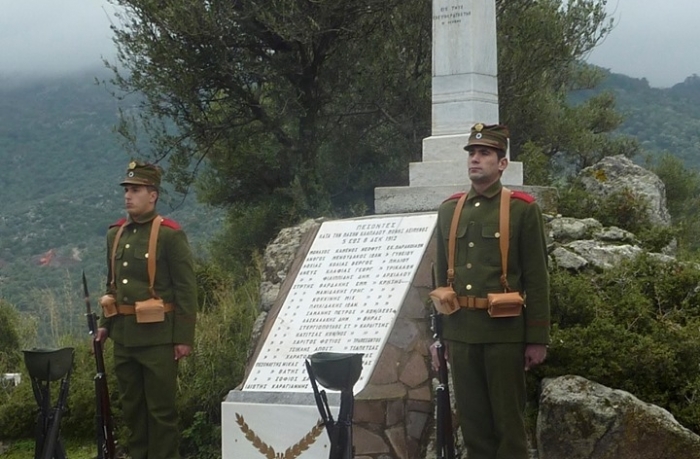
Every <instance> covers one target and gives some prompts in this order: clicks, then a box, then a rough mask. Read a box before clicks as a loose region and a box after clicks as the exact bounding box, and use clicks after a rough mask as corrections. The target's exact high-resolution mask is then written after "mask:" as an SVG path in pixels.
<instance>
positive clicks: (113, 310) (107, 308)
mask: <svg viewBox="0 0 700 459" xmlns="http://www.w3.org/2000/svg"><path fill="white" fill-rule="evenodd" d="M100 306H101V307H102V316H103V317H113V316H116V315H117V314H118V313H119V312H118V311H117V301H116V300H115V299H114V295H103V296H102V297H101V298H100Z"/></svg>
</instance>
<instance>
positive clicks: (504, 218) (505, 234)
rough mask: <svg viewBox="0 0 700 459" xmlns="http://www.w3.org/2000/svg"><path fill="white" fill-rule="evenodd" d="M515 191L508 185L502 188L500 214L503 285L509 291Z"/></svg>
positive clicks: (499, 227) (499, 228)
mask: <svg viewBox="0 0 700 459" xmlns="http://www.w3.org/2000/svg"><path fill="white" fill-rule="evenodd" d="M512 193H513V192H512V191H511V190H509V189H508V188H506V187H503V188H502V189H501V208H500V211H499V215H498V232H499V233H500V235H499V243H498V245H499V247H500V249H501V270H502V274H501V286H502V287H503V290H504V291H506V292H508V291H509V290H510V287H508V249H509V247H508V246H509V244H510V195H511V194H512Z"/></svg>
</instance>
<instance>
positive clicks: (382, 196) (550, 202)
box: [374, 183, 557, 214]
mask: <svg viewBox="0 0 700 459" xmlns="http://www.w3.org/2000/svg"><path fill="white" fill-rule="evenodd" d="M505 185H506V186H508V188H510V189H511V190H514V191H525V192H526V193H529V194H531V195H533V196H534V197H535V198H536V199H537V203H538V204H539V205H540V207H541V208H542V210H543V211H544V212H547V213H553V214H555V213H556V207H557V190H556V189H555V188H551V187H541V186H517V185H510V184H507V183H506V184H505ZM468 189H469V184H468V183H464V184H461V185H441V186H425V187H414V186H395V187H381V188H375V189H374V213H375V214H398V213H409V212H431V211H436V210H437V209H438V207H439V206H440V203H442V202H443V201H444V200H445V199H447V198H448V197H450V196H451V195H453V194H454V193H457V192H460V191H465V190H468Z"/></svg>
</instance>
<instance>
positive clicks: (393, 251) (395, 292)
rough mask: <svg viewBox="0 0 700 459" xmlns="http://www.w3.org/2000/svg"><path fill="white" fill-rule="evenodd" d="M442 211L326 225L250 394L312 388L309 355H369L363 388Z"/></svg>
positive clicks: (249, 382)
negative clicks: (321, 353)
mask: <svg viewBox="0 0 700 459" xmlns="http://www.w3.org/2000/svg"><path fill="white" fill-rule="evenodd" d="M436 221H437V214H435V213H431V214H413V215H394V216H385V217H371V218H359V219H352V220H338V221H331V222H325V223H323V224H322V225H321V228H320V229H319V231H318V233H317V234H316V238H315V240H314V241H313V243H312V245H311V247H310V249H309V251H308V253H307V255H306V258H305V259H304V262H303V263H302V266H301V268H300V270H299V273H298V274H297V277H296V279H295V280H294V283H293V285H292V287H291V289H290V291H289V293H288V295H287V297H286V300H285V301H284V304H283V305H282V307H281V309H280V311H279V314H278V316H277V318H276V320H275V323H274V324H273V326H272V328H271V330H270V332H269V334H268V336H267V338H266V340H265V342H264V344H263V347H262V349H261V351H260V353H259V355H258V358H257V360H256V361H255V363H254V364H253V367H252V369H251V372H250V374H249V376H248V378H247V379H246V382H245V384H244V387H243V390H244V391H278V392H307V391H311V385H310V383H309V381H308V376H307V374H306V369H305V367H304V359H305V358H307V357H308V356H309V355H310V354H313V353H314V352H319V351H328V352H345V353H363V354H364V359H363V370H362V375H361V376H360V380H359V381H358V382H357V384H356V385H355V387H354V390H355V392H359V391H360V390H362V388H363V387H364V386H365V384H366V383H367V379H368V378H369V376H370V375H371V373H372V370H373V368H374V366H375V364H376V362H377V360H378V358H379V354H380V352H381V350H382V349H383V347H384V344H385V343H386V341H387V339H388V336H389V333H390V331H391V329H392V326H393V324H394V321H395V319H396V317H397V315H398V311H399V309H400V307H401V305H402V304H403V300H404V298H405V296H406V293H407V291H408V288H409V286H410V284H411V282H412V280H413V277H414V275H415V273H416V270H417V269H418V265H419V264H420V261H421V259H422V258H423V254H424V253H425V249H426V247H427V245H428V243H429V242H430V238H431V236H432V234H433V229H434V227H435V224H436Z"/></svg>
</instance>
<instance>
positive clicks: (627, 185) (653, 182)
mask: <svg viewBox="0 0 700 459" xmlns="http://www.w3.org/2000/svg"><path fill="white" fill-rule="evenodd" d="M579 178H580V179H581V182H582V183H583V185H584V187H585V188H586V190H587V191H588V192H589V193H592V194H595V195H599V196H601V197H605V196H608V195H609V194H610V193H615V192H619V191H623V190H629V191H631V192H632V193H634V194H636V195H639V196H643V197H644V198H645V199H646V200H647V202H648V203H649V219H650V220H651V222H652V223H655V224H657V225H663V226H668V225H669V224H670V223H671V215H670V214H669V212H668V208H667V207H666V187H665V186H664V183H663V182H662V181H661V179H660V178H659V177H658V176H657V175H656V174H654V173H653V172H651V171H648V170H646V169H644V168H643V167H640V166H638V165H636V164H634V163H633V162H632V161H630V160H629V159H628V158H626V157H624V156H622V155H618V156H608V157H606V158H603V159H602V160H601V161H599V162H598V163H596V164H594V165H593V166H591V167H587V168H585V169H583V170H582V171H581V173H580V174H579Z"/></svg>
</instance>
